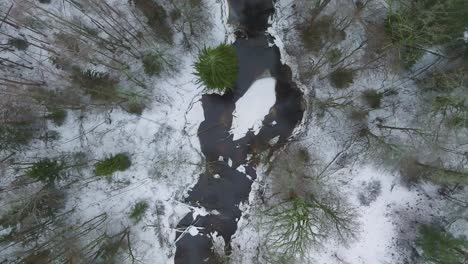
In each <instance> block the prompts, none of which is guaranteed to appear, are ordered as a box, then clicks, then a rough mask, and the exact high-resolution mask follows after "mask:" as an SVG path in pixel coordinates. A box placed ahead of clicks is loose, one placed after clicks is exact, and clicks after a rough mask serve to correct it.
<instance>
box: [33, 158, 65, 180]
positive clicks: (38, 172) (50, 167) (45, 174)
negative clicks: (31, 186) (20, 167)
mask: <svg viewBox="0 0 468 264" xmlns="http://www.w3.org/2000/svg"><path fill="white" fill-rule="evenodd" d="M63 170H64V164H63V163H62V162H60V161H58V160H56V159H48V158H45V159H42V160H40V161H38V162H36V163H34V164H33V166H32V167H31V168H29V169H28V170H27V172H26V174H27V175H28V176H29V177H31V178H32V179H34V180H37V181H41V182H44V183H53V182H54V181H55V180H57V179H58V178H60V176H61V174H62V173H63Z"/></svg>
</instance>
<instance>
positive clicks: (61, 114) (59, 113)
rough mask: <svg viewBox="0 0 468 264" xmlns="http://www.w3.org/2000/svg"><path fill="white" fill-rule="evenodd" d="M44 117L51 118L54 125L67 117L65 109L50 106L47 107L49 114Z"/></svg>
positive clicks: (58, 124) (59, 123)
mask: <svg viewBox="0 0 468 264" xmlns="http://www.w3.org/2000/svg"><path fill="white" fill-rule="evenodd" d="M46 117H47V118H48V119H51V120H52V122H53V123H54V124H55V125H57V126H61V125H63V123H64V122H65V119H66V118H67V111H65V110H64V109H63V108H57V107H52V108H50V109H49V114H48V115H47V116H46Z"/></svg>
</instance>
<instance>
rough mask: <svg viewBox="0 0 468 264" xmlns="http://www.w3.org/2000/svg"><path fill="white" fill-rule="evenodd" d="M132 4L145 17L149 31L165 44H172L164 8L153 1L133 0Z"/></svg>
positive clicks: (170, 31) (170, 30)
mask: <svg viewBox="0 0 468 264" xmlns="http://www.w3.org/2000/svg"><path fill="white" fill-rule="evenodd" d="M133 2H134V3H135V7H136V8H137V9H138V10H140V11H141V12H142V13H143V15H144V16H145V17H146V19H147V22H148V25H149V26H150V27H151V29H152V30H153V31H154V32H155V33H157V34H159V35H160V36H161V37H162V38H163V39H164V40H165V41H166V42H168V43H172V29H171V27H170V26H169V24H168V23H167V12H166V10H165V9H164V7H162V6H161V5H159V4H158V3H156V1H153V0H133Z"/></svg>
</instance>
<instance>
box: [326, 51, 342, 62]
mask: <svg viewBox="0 0 468 264" xmlns="http://www.w3.org/2000/svg"><path fill="white" fill-rule="evenodd" d="M342 55H343V54H342V52H341V50H339V49H332V50H330V51H328V53H327V59H328V61H329V62H330V63H331V64H335V63H337V62H339V61H340V59H341V56H342Z"/></svg>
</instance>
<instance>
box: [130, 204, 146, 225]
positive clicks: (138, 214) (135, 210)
mask: <svg viewBox="0 0 468 264" xmlns="http://www.w3.org/2000/svg"><path fill="white" fill-rule="evenodd" d="M148 207H149V206H148V203H147V202H146V201H140V202H137V203H136V204H135V205H134V206H133V207H132V210H131V211H130V218H131V219H132V220H133V221H135V222H137V223H138V222H140V221H141V219H142V218H143V216H144V215H145V213H146V210H148Z"/></svg>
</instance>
